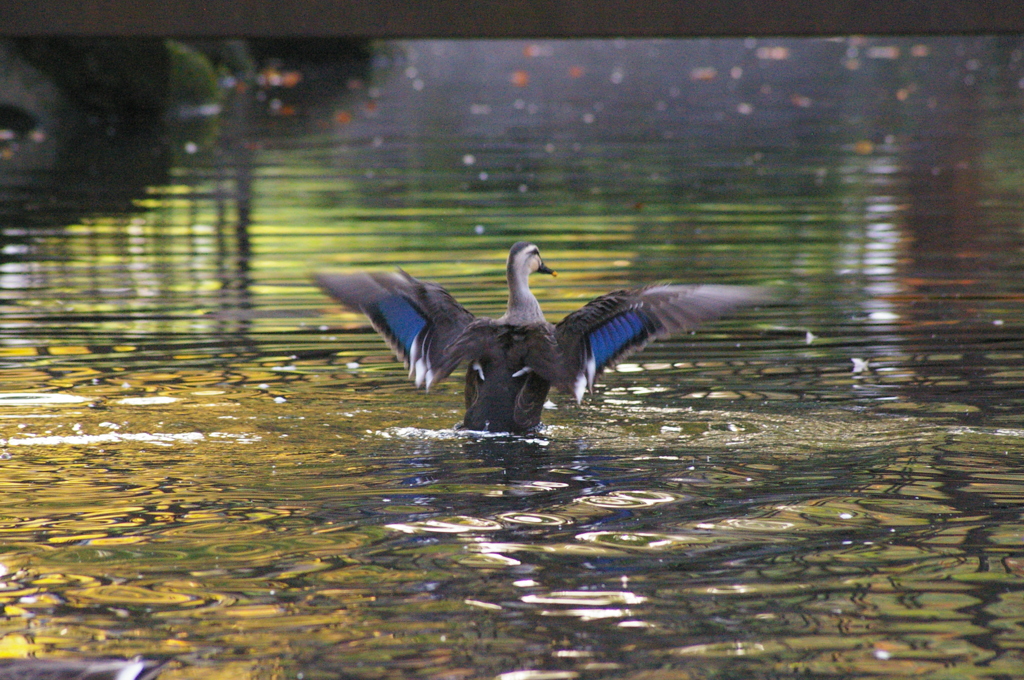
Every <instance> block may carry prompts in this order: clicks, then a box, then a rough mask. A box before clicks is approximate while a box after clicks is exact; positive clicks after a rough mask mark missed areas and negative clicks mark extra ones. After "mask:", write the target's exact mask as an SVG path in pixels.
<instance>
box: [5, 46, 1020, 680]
mask: <svg viewBox="0 0 1024 680" xmlns="http://www.w3.org/2000/svg"><path fill="white" fill-rule="evenodd" d="M275 68H276V70H275V71H269V70H268V71H266V72H265V73H264V80H263V84H262V85H255V86H253V87H252V88H250V90H249V91H248V92H244V93H241V94H237V93H236V94H235V95H234V96H231V97H229V99H228V102H229V104H228V106H227V109H228V113H227V114H226V115H225V117H224V120H223V121H221V123H220V133H219V135H218V136H216V137H215V139H214V138H212V137H211V138H209V139H207V141H204V142H202V143H197V142H195V141H194V140H193V139H191V138H189V137H188V136H187V135H188V133H189V131H188V130H187V129H186V130H179V129H178V128H177V127H175V124H174V123H169V124H168V128H169V130H168V131H167V134H168V135H169V138H170V139H171V140H172V141H171V142H169V145H170V146H169V148H165V147H163V146H161V144H162V143H163V142H162V141H161V140H162V139H164V137H160V138H156V137H153V138H150V137H144V138H142V139H139V138H138V136H132V135H127V134H125V135H115V136H114V137H113V138H112V139H111V140H110V143H111V144H113V145H114V146H113V150H111V149H107V150H106V151H104V152H103V155H100V152H98V151H94V152H90V153H95V154H96V155H93V156H88V155H87V156H86V157H85V158H84V159H83V158H81V157H78V156H75V155H74V154H72V153H71V152H70V151H69V150H68V149H65V150H64V151H63V153H59V154H57V158H58V159H64V160H62V161H61V160H59V161H58V165H57V166H55V167H52V168H50V169H48V170H45V171H39V170H36V171H33V172H32V173H29V174H19V172H18V171H17V170H16V169H12V168H11V167H9V168H8V169H7V170H4V169H3V165H2V163H4V162H12V161H13V160H16V159H17V158H18V154H19V153H23V152H24V149H19V148H15V147H10V148H8V153H7V154H6V155H5V156H4V159H5V160H2V161H0V172H6V176H5V180H4V183H3V185H2V187H0V199H2V201H3V210H2V212H0V215H2V217H3V223H2V246H3V248H2V252H3V256H2V264H0V290H2V292H3V295H2V301H0V311H2V317H0V361H2V367H3V369H2V373H0V376H2V387H0V390H2V393H0V574H2V576H0V602H2V604H3V607H4V610H3V614H4V616H3V618H2V619H0V656H26V655H30V656H31V655H34V656H39V657H64V656H73V655H96V656H99V655H104V656H131V655H135V654H141V655H144V656H146V657H149V658H165V659H170V660H171V661H172V663H171V665H170V666H169V667H168V669H167V670H166V671H165V672H164V675H163V677H168V678H172V679H184V678H195V679H208V678H252V679H257V678H260V679H262V678H300V677H301V678H385V677H386V678H430V679H435V680H442V679H444V680H447V679H453V680H458V679H463V678H466V679H468V678H492V677H495V676H500V677H502V678H504V679H505V680H544V679H557V678H575V677H581V678H597V677H600V678H631V679H636V680H641V679H642V680H683V679H690V678H738V677H750V678H767V677H772V678H777V677H800V678H819V677H820V678H845V677H849V678H867V677H928V678H931V677H935V678H954V677H955V678H967V677H985V678H1009V677H1019V676H1021V675H1022V674H1024V657H1022V653H1021V649H1024V522H1022V519H1021V511H1022V509H1024V508H1022V505H1024V462H1022V455H1024V411H1022V407H1024V391H1022V388H1024V341H1022V336H1021V331H1022V328H1024V309H1022V305H1021V303H1022V300H1024V279H1022V278H1021V271H1022V264H1024V262H1022V259H1024V258H1022V214H1024V202H1022V198H1021V187H1022V184H1021V179H1022V177H1024V142H1022V137H1021V131H1022V127H1021V126H1022V122H1021V121H1022V113H1024V107H1022V104H1024V95H1022V92H1024V90H1022V89H1021V83H1022V82H1024V80H1021V79H1022V78H1024V60H1022V44H1021V43H1020V41H1019V40H1017V39H1009V38H1003V39H975V38H971V39H929V40H911V39H905V40H878V39H875V40H864V39H843V40H829V41H825V40H820V41H819V40H814V41H812V40H806V41H799V40H790V41H765V40H761V41H738V40H737V41H666V42H630V41H625V42H623V41H598V42H541V43H532V42H471V43H447V42H422V43H405V44H397V43H396V44H390V45H384V46H381V47H380V48H379V51H378V52H377V53H376V55H375V56H374V58H373V60H372V62H371V63H370V64H369V65H368V66H366V67H365V68H362V69H359V68H355V69H352V68H349V69H346V68H344V67H342V66H341V65H337V64H334V65H331V64H328V65H324V64H316V65H311V64H301V63H295V64H292V63H288V62H284V63H281V64H279V65H276V66H275ZM282 74H284V76H283V77H282ZM274 83H277V85H274ZM285 85H292V87H286V86H285ZM238 89H241V88H238ZM250 95H251V97H250ZM246 102H248V108H246ZM72 141H73V142H74V143H76V144H81V143H82V142H81V140H77V141H74V140H72ZM72 141H69V142H67V144H69V145H71V144H72ZM70 148H73V147H70V146H69V149H70ZM104 148H106V147H104ZM154 148H160V149H164V150H165V151H167V153H165V154H163V155H162V156H160V154H155V153H153V152H152V151H153V149H154ZM73 156H74V160H70V159H71V158H72V157H73ZM155 156H160V157H161V158H165V159H166V164H165V165H160V166H159V167H158V168H156V169H154V168H153V167H151V166H150V165H147V164H146V163H144V162H143V161H142V160H140V159H144V158H152V157H155ZM12 167H13V166H12ZM114 169H116V171H115V170H114ZM125 177H131V178H132V180H131V181H126V180H125V179H124V178H125ZM521 239H528V240H531V241H534V242H536V243H537V244H538V245H540V247H541V249H542V252H543V254H544V257H545V260H546V262H547V263H548V264H549V265H550V266H551V267H553V268H554V269H557V270H558V272H559V277H558V278H557V279H552V278H548V277H535V279H534V280H533V286H534V290H535V292H536V293H537V296H538V298H539V299H540V300H541V303H542V305H543V306H544V308H545V310H546V312H547V313H548V315H549V317H550V318H551V319H552V320H557V319H559V318H561V317H562V316H563V315H564V314H566V313H567V312H569V311H571V310H573V309H575V308H577V307H578V306H580V305H582V304H583V303H584V302H586V301H587V300H589V299H590V298H592V297H595V296H596V295H598V294H600V293H602V292H605V291H607V290H610V289H613V288H617V287H622V286H627V285H634V284H636V285H639V284H643V283H648V282H654V281H662V280H672V281H677V282H698V281H699V282H713V283H730V284H769V285H776V286H780V287H782V288H783V289H784V290H786V291H787V293H788V299H787V300H786V301H785V302H784V303H782V304H779V305H775V306H770V307H763V308H759V309H752V310H746V311H744V312H742V313H739V314H736V315H733V316H732V317H730V318H728V319H725V320H722V321H720V322H716V323H714V324H710V325H708V326H707V327H706V328H704V329H702V330H701V331H699V332H697V333H696V334H692V335H686V336H683V337H679V338H674V339H671V340H668V341H664V342H659V343H656V344H655V345H653V346H651V347H649V348H648V349H647V350H646V351H644V352H643V353H641V354H638V355H635V356H634V357H632V358H630V359H629V360H628V361H627V363H624V364H622V365H620V366H619V367H618V369H617V370H616V371H614V372H611V373H610V374H608V375H606V376H605V379H604V381H603V383H602V384H601V386H600V387H599V388H598V389H597V390H596V391H595V393H594V394H593V395H590V396H588V397H587V399H586V400H585V401H584V404H583V405H582V406H579V407H578V406H576V405H575V404H574V403H573V402H572V400H571V399H567V398H565V397H564V396H562V395H556V396H555V402H556V403H555V406H556V408H554V409H552V410H550V411H548V412H547V416H546V418H545V422H546V423H547V427H546V429H545V430H543V431H542V432H540V433H538V434H537V435H536V436H532V437H525V438H514V437H501V436H496V437H483V438H477V437H471V436H468V435H466V434H463V433H460V432H458V431H456V430H453V429H452V426H453V425H454V424H455V423H457V422H458V420H459V418H460V416H461V400H462V386H461V382H460V379H456V380H451V381H449V382H447V383H444V384H443V385H441V386H440V387H439V388H438V389H436V390H435V391H433V392H431V393H430V394H424V393H422V392H421V391H417V390H415V389H414V388H413V387H412V385H411V384H409V381H408V380H407V378H406V372H405V370H404V368H403V367H402V366H401V365H400V364H398V363H396V361H395V359H394V358H393V356H392V355H391V354H390V352H389V351H388V350H387V347H386V346H385V345H384V343H383V342H381V341H380V339H379V338H378V336H377V335H376V334H375V333H373V332H372V331H371V330H370V329H369V328H368V326H367V324H366V322H365V320H364V319H362V318H360V317H358V316H356V315H352V314H348V313H343V312H342V311H341V310H340V309H339V308H338V307H337V306H335V305H334V304H333V303H332V302H331V301H329V300H328V299H326V298H325V297H324V296H323V295H322V294H321V293H320V292H319V291H317V290H316V289H315V288H314V287H313V286H312V285H311V283H310V282H309V278H308V277H309V274H310V273H311V272H313V271H316V270H320V269H335V270H350V269H361V268H391V267H394V266H401V267H402V268H404V269H406V270H407V271H409V272H410V273H411V274H413V275H415V276H419V277H422V278H426V279H430V280H435V281H438V282H441V283H442V284H444V285H445V286H446V287H447V288H448V289H449V290H450V291H452V293H453V294H454V295H455V296H456V297H457V298H459V299H460V300H461V301H463V302H464V303H465V304H466V305H467V306H469V307H470V308H471V309H472V310H473V311H475V312H477V313H481V314H489V315H497V314H500V313H501V310H502V308H503V306H504V304H505V290H504V258H505V253H506V252H507V249H508V247H509V245H510V244H511V243H512V242H514V241H517V240H521Z"/></svg>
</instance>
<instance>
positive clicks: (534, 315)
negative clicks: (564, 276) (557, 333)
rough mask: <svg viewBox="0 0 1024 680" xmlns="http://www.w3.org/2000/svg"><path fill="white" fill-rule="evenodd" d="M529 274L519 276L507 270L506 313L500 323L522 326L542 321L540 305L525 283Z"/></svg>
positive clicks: (542, 314) (542, 315)
mask: <svg viewBox="0 0 1024 680" xmlns="http://www.w3.org/2000/svg"><path fill="white" fill-rule="evenodd" d="M528 277H529V274H526V275H520V274H518V273H517V272H513V271H512V270H509V272H508V311H506V312H505V316H503V317H501V321H503V322H504V323H507V324H514V325H517V326H518V325H523V324H530V323H539V322H541V321H543V320H544V313H543V312H542V311H541V310H540V303H539V302H537V298H535V297H534V296H533V293H531V292H530V285H529V283H528V281H527V279H528Z"/></svg>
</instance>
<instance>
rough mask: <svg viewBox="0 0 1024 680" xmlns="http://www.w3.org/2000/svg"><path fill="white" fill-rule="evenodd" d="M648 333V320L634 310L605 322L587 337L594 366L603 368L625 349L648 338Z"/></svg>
mask: <svg viewBox="0 0 1024 680" xmlns="http://www.w3.org/2000/svg"><path fill="white" fill-rule="evenodd" d="M648 332H649V331H648V329H647V320H646V319H645V318H644V317H643V315H641V314H640V313H639V312H636V311H633V310H630V311H628V312H625V313H623V314H619V315H618V316H614V317H612V318H611V319H609V320H608V321H605V322H604V324H602V325H601V326H599V327H597V328H595V329H594V330H592V331H591V332H590V334H589V335H588V336H587V339H588V341H589V342H590V355H591V356H592V357H593V358H594V365H595V366H597V367H598V369H600V368H603V367H604V366H605V365H606V364H607V363H608V362H609V361H611V360H612V359H614V358H615V357H616V356H617V355H618V354H619V352H621V351H622V350H623V349H625V348H627V347H629V346H630V345H632V344H633V343H634V342H636V341H638V340H642V339H643V338H646V336H647V334H648Z"/></svg>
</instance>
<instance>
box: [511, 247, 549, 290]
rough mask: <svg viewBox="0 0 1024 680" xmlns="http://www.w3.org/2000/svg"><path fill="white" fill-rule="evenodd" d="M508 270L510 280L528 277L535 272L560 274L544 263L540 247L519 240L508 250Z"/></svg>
mask: <svg viewBox="0 0 1024 680" xmlns="http://www.w3.org/2000/svg"><path fill="white" fill-rule="evenodd" d="M506 270H507V272H508V278H509V281H513V280H519V279H526V277H528V276H529V275H530V274H532V273H533V272H540V273H541V274H551V275H552V276H558V274H557V273H555V271H554V270H553V269H550V268H549V267H548V266H547V265H545V264H544V260H542V259H541V257H540V249H539V248H538V247H537V246H535V245H533V244H532V243H527V242H526V241H519V242H518V243H516V244H514V245H513V246H512V249H511V250H509V251H508V263H507V265H506Z"/></svg>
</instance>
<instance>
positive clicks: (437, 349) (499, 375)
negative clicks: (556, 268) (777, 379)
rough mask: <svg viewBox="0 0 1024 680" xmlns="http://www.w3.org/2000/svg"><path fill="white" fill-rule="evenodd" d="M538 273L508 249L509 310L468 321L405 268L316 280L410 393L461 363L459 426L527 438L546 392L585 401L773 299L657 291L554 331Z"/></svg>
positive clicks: (708, 289)
mask: <svg viewBox="0 0 1024 680" xmlns="http://www.w3.org/2000/svg"><path fill="white" fill-rule="evenodd" d="M535 272H539V273H542V274H551V275H552V276H555V275H556V274H555V272H553V271H552V270H551V269H549V268H548V267H547V266H546V265H545V264H544V261H543V260H542V259H541V256H540V250H539V249H538V248H537V246H535V245H534V244H532V243H527V242H525V241H520V242H518V243H516V244H514V245H513V246H512V249H511V250H510V251H509V254H508V262H507V264H506V276H507V279H508V289H509V295H508V309H507V311H506V312H505V314H504V315H502V316H501V317H499V318H497V319H489V318H478V317H476V316H474V315H473V314H472V313H471V312H470V311H469V310H467V309H466V308H465V307H463V306H462V305H460V304H459V303H458V302H457V301H456V300H455V298H453V297H452V296H451V295H450V294H449V293H448V291H446V290H445V289H444V288H442V287H441V286H439V285H437V284H435V283H431V282H429V281H421V280H419V279H416V278H413V277H412V276H410V275H409V274H407V273H405V272H404V271H402V270H399V271H398V272H395V273H391V272H388V273H359V274H317V275H316V276H315V277H314V278H315V280H316V282H317V284H319V285H320V287H321V288H323V289H324V290H325V291H326V292H327V293H328V294H329V295H330V296H331V297H333V298H334V299H336V300H337V301H338V302H340V303H341V304H342V305H344V306H345V307H348V308H349V309H351V310H354V311H359V312H362V313H363V314H365V315H366V316H367V317H369V319H370V323H371V324H372V325H373V327H374V328H375V329H376V330H377V332H378V333H380V334H381V335H382V336H383V337H384V339H385V340H386V341H387V343H388V345H390V346H391V349H392V350H393V351H394V352H395V354H397V355H398V357H399V358H400V359H402V360H403V361H404V362H405V365H406V367H407V368H408V369H409V376H410V377H411V378H412V379H413V380H414V381H415V383H416V386H417V387H424V388H426V389H427V390H429V389H430V387H431V386H432V385H434V384H435V383H437V382H440V381H441V380H444V379H445V378H447V377H448V376H449V375H450V374H451V373H452V371H454V370H455V368H456V367H457V366H458V365H459V364H462V363H465V364H467V369H466V416H465V419H464V420H463V422H462V425H461V427H463V428H465V429H469V430H482V431H489V432H512V433H524V432H529V431H531V430H533V429H535V428H536V427H537V426H538V425H540V419H541V413H542V411H543V408H544V403H545V401H546V400H547V396H548V391H549V390H550V389H551V387H552V385H553V386H555V387H557V388H558V389H560V390H561V391H563V392H567V393H569V394H572V395H573V396H574V397H575V398H576V400H577V402H579V401H582V400H583V395H584V394H585V393H586V392H588V391H592V390H593V388H594V384H595V382H596V381H597V379H598V377H600V375H601V373H602V372H603V371H604V370H605V369H608V368H611V367H613V366H614V365H615V364H616V363H618V362H619V361H621V360H622V359H623V358H625V357H626V356H627V355H628V354H630V353H632V352H635V351H637V350H640V349H642V348H643V347H644V346H645V345H647V343H649V342H650V341H652V340H655V339H658V338H664V337H667V336H669V335H671V334H673V333H679V332H683V331H689V330H692V329H693V328H696V327H697V326H698V325H699V324H701V323H702V322H705V321H708V320H710V319H714V318H716V317H719V316H721V315H723V314H725V313H727V312H729V311H732V310H734V309H737V308H740V307H744V306H749V305H756V304H759V303H763V302H768V301H770V300H771V299H772V295H771V293H770V291H769V290H768V289H766V288H761V287H756V286H723V285H668V284H657V285H651V286H644V287H641V288H631V289H626V290H617V291H613V292H611V293H607V294H605V295H602V296H601V297H598V298H596V299H594V300H592V301H591V302H589V303H587V304H586V305H584V306H583V307H581V308H580V309H578V310H576V311H575V312H573V313H572V314H569V315H568V316H566V317H565V318H564V319H562V320H561V321H560V322H558V323H557V324H552V323H549V322H548V321H547V320H546V319H545V318H544V314H543V313H542V312H541V308H540V304H539V303H538V302H537V298H536V297H534V295H533V293H532V292H530V287H529V283H528V280H529V276H530V274H533V273H535Z"/></svg>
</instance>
